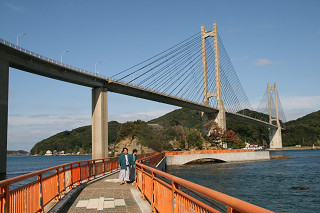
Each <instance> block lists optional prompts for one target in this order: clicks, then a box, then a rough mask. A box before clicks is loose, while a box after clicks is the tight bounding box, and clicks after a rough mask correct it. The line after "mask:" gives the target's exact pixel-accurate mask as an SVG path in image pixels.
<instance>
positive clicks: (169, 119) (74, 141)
mask: <svg viewBox="0 0 320 213" xmlns="http://www.w3.org/2000/svg"><path fill="white" fill-rule="evenodd" d="M241 113H243V114H245V115H250V116H254V117H256V118H259V119H262V120H268V118H269V117H268V115H265V114H262V113H259V112H255V111H250V110H243V111H241ZM147 124H159V125H160V126H162V127H163V129H162V130H161V132H159V131H160V130H159V131H154V130H152V128H151V127H150V126H148V125H147ZM283 125H284V126H285V128H286V130H285V131H283V146H295V145H303V146H311V145H312V144H315V145H320V144H319V139H320V111H317V112H314V113H311V114H308V115H306V116H304V117H302V118H299V119H297V120H294V121H290V122H287V123H284V124H283ZM108 127H109V130H108V133H109V144H112V143H115V142H118V141H120V140H122V139H124V138H125V137H132V138H134V137H138V138H139V141H140V142H141V143H142V144H144V145H146V146H148V147H150V148H152V149H154V150H158V151H161V150H163V149H170V147H171V145H170V144H168V141H169V140H172V139H174V140H178V141H180V144H184V141H185V140H186V137H187V136H188V134H191V132H192V131H193V130H192V129H197V130H198V131H199V132H200V129H201V113H200V112H197V111H192V110H188V109H184V108H182V109H177V110H174V111H172V112H169V113H167V114H165V115H163V116H161V117H159V118H156V119H153V120H151V121H149V122H147V123H146V122H143V121H135V122H126V123H124V124H121V123H118V122H116V121H111V122H109V125H108ZM227 129H229V130H233V131H234V132H235V133H236V134H237V135H238V136H239V137H240V138H241V139H242V141H246V142H249V143H252V144H260V145H263V144H264V145H266V144H267V142H268V129H267V128H266V127H263V126H259V125H256V124H251V123H247V122H243V121H239V120H236V119H232V118H227ZM46 150H51V151H52V150H57V151H62V150H64V151H65V153H68V152H78V151H80V153H91V126H84V127H79V128H77V129H74V130H71V131H64V132H60V133H58V134H56V135H54V136H51V137H49V138H47V139H45V140H43V141H41V142H39V143H37V144H36V145H35V146H34V147H33V148H32V149H31V152H30V153H31V154H44V153H45V152H46Z"/></svg>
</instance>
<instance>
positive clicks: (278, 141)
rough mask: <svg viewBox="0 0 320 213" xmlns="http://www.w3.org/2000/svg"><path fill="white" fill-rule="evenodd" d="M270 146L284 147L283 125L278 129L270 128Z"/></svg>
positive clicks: (274, 147) (273, 147)
mask: <svg viewBox="0 0 320 213" xmlns="http://www.w3.org/2000/svg"><path fill="white" fill-rule="evenodd" d="M269 141H270V148H271V149H277V148H282V134H281V127H280V128H277V129H269Z"/></svg>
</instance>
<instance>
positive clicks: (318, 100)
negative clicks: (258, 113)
mask: <svg viewBox="0 0 320 213" xmlns="http://www.w3.org/2000/svg"><path fill="white" fill-rule="evenodd" d="M280 101H281V105H282V108H283V111H284V114H285V116H286V120H287V121H291V120H295V119H297V118H300V117H303V116H305V115H307V114H309V113H312V112H315V111H318V110H320V96H287V97H286V96H280ZM266 103H267V100H266ZM259 104H260V101H254V102H251V105H252V107H253V109H256V108H258V107H259ZM266 110H268V108H267V106H266Z"/></svg>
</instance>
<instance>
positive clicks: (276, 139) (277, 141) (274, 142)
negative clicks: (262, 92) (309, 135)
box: [267, 83, 282, 149]
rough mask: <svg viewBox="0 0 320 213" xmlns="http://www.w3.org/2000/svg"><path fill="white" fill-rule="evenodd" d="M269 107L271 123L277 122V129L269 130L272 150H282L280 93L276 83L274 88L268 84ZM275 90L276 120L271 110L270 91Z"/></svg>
mask: <svg viewBox="0 0 320 213" xmlns="http://www.w3.org/2000/svg"><path fill="white" fill-rule="evenodd" d="M267 89H268V105H269V122H270V123H272V122H273V121H275V122H277V126H278V128H277V129H271V128H270V129H269V142H270V148H271V149H277V148H282V134H281V123H280V119H279V105H278V92H277V86H276V83H274V86H273V87H270V85H269V83H268V87H267ZM271 90H274V96H275V102H276V103H275V105H276V118H273V117H272V110H271V95H270V91H271Z"/></svg>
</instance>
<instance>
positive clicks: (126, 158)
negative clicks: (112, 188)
mask: <svg viewBox="0 0 320 213" xmlns="http://www.w3.org/2000/svg"><path fill="white" fill-rule="evenodd" d="M137 152H138V151H137V150H136V149H134V150H133V151H132V154H128V149H127V148H123V149H122V154H121V155H120V156H119V158H118V164H119V165H120V167H121V170H120V174H119V179H120V181H121V183H120V185H122V184H124V183H128V182H133V181H135V177H136V165H135V161H136V160H138V159H139V158H138V156H137Z"/></svg>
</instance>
